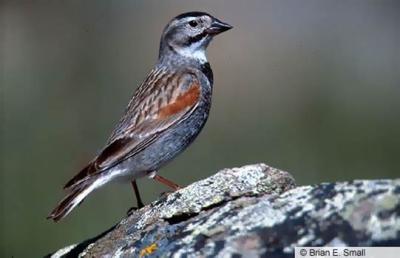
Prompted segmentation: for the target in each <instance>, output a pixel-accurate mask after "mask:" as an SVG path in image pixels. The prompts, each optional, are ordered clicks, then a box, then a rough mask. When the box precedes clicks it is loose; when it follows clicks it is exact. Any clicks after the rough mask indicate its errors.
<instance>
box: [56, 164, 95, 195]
mask: <svg viewBox="0 0 400 258" xmlns="http://www.w3.org/2000/svg"><path fill="white" fill-rule="evenodd" d="M96 171H97V169H96V166H95V165H94V162H90V163H89V164H88V165H87V166H86V167H84V168H83V169H82V170H81V171H80V172H79V173H78V174H76V175H75V176H74V177H73V178H72V179H71V180H69V181H68V182H67V183H66V184H65V186H64V189H70V188H73V187H74V186H76V185H79V184H80V183H81V181H84V180H85V179H87V178H88V177H89V176H90V175H92V174H94V173H95V172H96Z"/></svg>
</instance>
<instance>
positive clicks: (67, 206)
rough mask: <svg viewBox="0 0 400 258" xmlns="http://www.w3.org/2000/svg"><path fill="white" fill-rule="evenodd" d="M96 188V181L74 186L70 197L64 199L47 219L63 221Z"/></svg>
mask: <svg viewBox="0 0 400 258" xmlns="http://www.w3.org/2000/svg"><path fill="white" fill-rule="evenodd" d="M95 188H97V186H96V180H87V181H83V182H81V183H80V184H78V185H76V186H74V187H73V188H72V189H71V191H70V192H69V193H68V195H67V196H66V197H65V198H64V199H62V200H61V202H59V203H58V205H57V207H56V208H54V210H53V211H52V212H51V213H50V215H49V216H47V219H52V220H54V221H55V222H57V221H59V220H61V219H62V218H64V217H65V216H67V215H68V214H69V213H70V212H71V211H72V210H73V209H74V208H75V207H76V206H77V205H79V204H80V203H81V202H82V201H83V200H84V199H85V197H86V196H87V195H88V194H89V193H91V192H92V191H93V190H94V189H95Z"/></svg>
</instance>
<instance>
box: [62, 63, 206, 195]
mask: <svg viewBox="0 0 400 258" xmlns="http://www.w3.org/2000/svg"><path fill="white" fill-rule="evenodd" d="M153 73H157V71H154V72H153ZM149 78H151V79H152V80H151V81H149V80H147V81H145V82H144V83H143V84H142V85H141V86H140V87H139V89H138V90H137V91H136V94H135V95H134V101H133V102H132V101H131V103H130V104H129V105H128V108H127V110H126V112H125V115H124V117H123V118H122V120H121V121H120V122H119V124H118V126H117V127H116V129H115V130H114V132H113V134H112V136H111V138H110V140H109V144H108V145H107V146H106V147H105V148H104V149H103V150H102V152H101V153H100V154H99V155H98V156H97V157H96V158H95V159H94V160H93V161H92V162H90V163H89V164H88V165H87V166H86V167H85V168H84V169H83V170H82V171H80V172H79V173H78V174H77V175H76V176H75V177H74V178H72V179H71V180H70V181H69V182H68V183H67V184H66V185H65V187H64V188H71V187H74V186H75V185H78V184H79V183H80V182H82V181H85V180H87V179H88V178H91V177H92V176H93V175H96V176H97V175H99V174H100V173H102V172H105V171H106V170H108V169H109V168H111V167H113V166H115V165H117V164H119V163H120V162H121V161H123V160H125V159H127V158H129V157H131V156H133V155H135V154H137V153H139V152H140V151H142V150H143V149H144V148H146V147H147V146H148V145H149V144H151V143H153V142H154V141H155V140H156V139H157V138H158V137H159V136H160V135H161V134H162V133H163V132H164V131H166V130H167V129H168V128H170V127H171V126H172V125H174V124H176V123H180V122H181V121H183V120H185V119H186V117H188V115H190V113H191V112H192V111H193V110H194V109H195V107H196V106H197V104H198V102H199V99H200V94H201V88H200V84H199V81H198V79H197V77H196V76H195V74H193V73H181V74H173V75H171V74H163V73H158V76H154V75H153V77H151V76H150V77H149Z"/></svg>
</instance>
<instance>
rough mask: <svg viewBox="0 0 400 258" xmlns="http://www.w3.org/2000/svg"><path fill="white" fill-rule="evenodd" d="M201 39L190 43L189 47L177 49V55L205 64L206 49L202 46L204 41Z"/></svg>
mask: <svg viewBox="0 0 400 258" xmlns="http://www.w3.org/2000/svg"><path fill="white" fill-rule="evenodd" d="M205 40H206V39H202V40H200V41H198V42H194V43H192V44H191V45H190V46H188V47H185V48H182V49H178V50H177V51H178V53H179V54H180V55H182V56H186V57H190V58H194V59H197V60H199V61H200V62H201V63H206V62H207V57H206V49H205V46H204V41H205Z"/></svg>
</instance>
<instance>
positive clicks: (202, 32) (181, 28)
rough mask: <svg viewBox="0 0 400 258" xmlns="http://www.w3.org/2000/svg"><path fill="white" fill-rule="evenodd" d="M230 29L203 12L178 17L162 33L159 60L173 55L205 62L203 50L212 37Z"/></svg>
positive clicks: (227, 25)
mask: <svg viewBox="0 0 400 258" xmlns="http://www.w3.org/2000/svg"><path fill="white" fill-rule="evenodd" d="M231 28H232V26H231V25H229V24H227V23H225V22H222V21H220V20H218V19H217V18H215V17H213V16H211V15H210V14H208V13H204V12H188V13H183V14H181V15H178V16H176V17H175V18H174V19H172V20H171V21H170V22H169V23H168V24H167V26H166V27H165V29H164V31H163V34H162V36H161V43H160V58H162V57H163V56H164V55H170V54H173V55H180V56H184V57H186V58H193V59H197V60H200V61H201V62H205V61H206V60H207V59H206V56H205V50H206V48H207V46H208V44H209V43H210V41H211V40H212V39H213V37H214V36H215V35H217V34H219V33H221V32H224V31H227V30H229V29H231Z"/></svg>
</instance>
